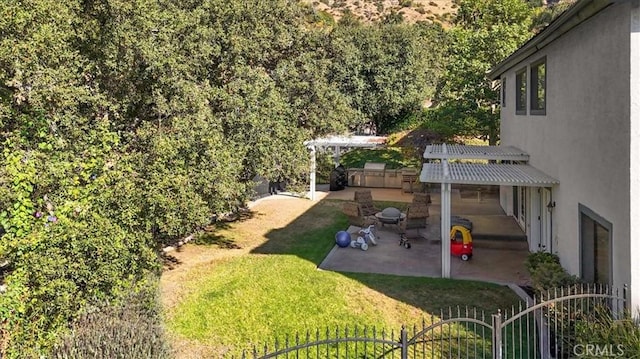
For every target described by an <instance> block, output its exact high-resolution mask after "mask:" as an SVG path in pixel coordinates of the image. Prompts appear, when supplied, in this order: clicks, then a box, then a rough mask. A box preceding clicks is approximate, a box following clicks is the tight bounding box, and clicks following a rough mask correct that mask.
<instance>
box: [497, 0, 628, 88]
mask: <svg viewBox="0 0 640 359" xmlns="http://www.w3.org/2000/svg"><path fill="white" fill-rule="evenodd" d="M618 1H620V0H578V1H577V2H576V3H575V4H574V5H573V6H572V7H570V8H569V9H567V10H566V11H565V12H563V13H562V14H561V15H560V16H558V17H557V18H556V19H555V20H553V21H552V22H551V23H550V24H549V25H547V27H545V28H544V29H543V30H542V31H541V32H540V33H538V34H537V35H536V36H534V37H533V38H531V39H530V40H529V41H527V42H526V43H525V44H524V45H522V46H521V47H520V48H519V49H518V50H516V51H515V52H514V53H512V54H511V55H509V57H507V58H506V59H504V60H502V61H501V62H500V63H498V64H497V65H496V66H494V67H493V68H492V69H491V70H490V71H489V73H488V74H487V76H488V77H489V78H490V79H492V80H496V79H498V78H500V76H501V75H502V74H503V73H505V72H506V71H507V70H509V69H510V68H512V67H514V66H516V65H517V64H518V63H520V62H522V61H523V60H524V59H526V58H527V57H529V56H531V55H533V54H535V53H536V52H538V50H540V49H542V48H543V47H545V46H547V45H548V44H549V43H551V42H553V41H554V40H556V39H557V38H559V37H560V36H562V35H564V34H565V33H567V32H568V31H569V30H571V29H573V28H574V27H576V26H578V25H579V24H581V23H583V22H584V21H586V20H587V19H589V18H591V17H592V16H593V15H595V14H597V13H598V12H600V11H601V10H602V9H604V8H606V7H608V6H609V5H611V4H613V3H615V2H618Z"/></svg>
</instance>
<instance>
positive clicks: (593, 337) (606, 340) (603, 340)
mask: <svg viewBox="0 0 640 359" xmlns="http://www.w3.org/2000/svg"><path fill="white" fill-rule="evenodd" d="M614 315H616V316H617V319H616V317H614ZM637 318H638V316H636V318H634V317H633V316H632V315H631V313H629V312H628V311H627V312H624V313H621V314H620V313H618V314H613V313H611V311H610V310H609V308H607V307H605V306H598V307H596V308H595V309H594V311H592V312H591V313H590V314H589V315H588V316H587V317H586V318H583V320H580V321H578V322H577V323H576V327H575V333H576V335H575V344H577V345H582V346H586V345H587V344H589V345H595V346H599V347H600V348H606V347H609V346H612V350H613V353H610V354H616V355H617V356H618V357H625V358H638V357H640V322H639V321H638V319H637ZM612 356H613V355H612ZM585 357H588V356H585Z"/></svg>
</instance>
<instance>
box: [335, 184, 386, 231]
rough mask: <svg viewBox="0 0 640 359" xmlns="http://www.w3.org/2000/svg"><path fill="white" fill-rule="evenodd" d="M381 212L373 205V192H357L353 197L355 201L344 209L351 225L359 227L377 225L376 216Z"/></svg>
mask: <svg viewBox="0 0 640 359" xmlns="http://www.w3.org/2000/svg"><path fill="white" fill-rule="evenodd" d="M379 211H380V210H379V209H378V208H376V207H375V206H374V205H373V197H372V196H371V191H356V192H355V193H354V195H353V201H350V202H346V203H345V204H344V206H343V208H342V212H344V214H346V215H347V218H348V219H349V224H351V225H354V226H358V227H365V226H368V225H370V224H373V223H375V222H376V218H375V214H376V213H378V212H379Z"/></svg>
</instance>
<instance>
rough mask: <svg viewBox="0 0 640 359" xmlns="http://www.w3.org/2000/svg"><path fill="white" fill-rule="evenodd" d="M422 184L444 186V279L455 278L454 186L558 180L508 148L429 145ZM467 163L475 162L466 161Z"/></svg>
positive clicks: (542, 183) (550, 183) (539, 183)
mask: <svg viewBox="0 0 640 359" xmlns="http://www.w3.org/2000/svg"><path fill="white" fill-rule="evenodd" d="M424 158H425V161H426V162H425V163H424V164H423V166H422V172H421V173H420V182H423V183H438V184H440V185H441V209H440V213H441V216H440V217H441V223H440V232H441V240H442V242H441V243H442V246H441V247H442V277H443V278H450V277H451V248H450V246H449V245H448V244H449V241H450V238H449V231H450V228H451V185H452V184H477V185H500V186H518V187H548V188H551V187H553V186H554V185H557V184H559V182H558V180H556V179H554V178H552V177H550V176H548V175H546V174H544V173H543V172H541V171H540V170H538V169H536V168H534V167H532V166H530V165H529V164H527V162H528V160H529V155H528V154H526V153H524V152H523V151H521V150H519V149H517V148H515V147H508V146H465V145H447V144H437V145H430V146H427V148H426V150H425V152H424ZM464 160H474V161H473V162H469V161H468V162H464Z"/></svg>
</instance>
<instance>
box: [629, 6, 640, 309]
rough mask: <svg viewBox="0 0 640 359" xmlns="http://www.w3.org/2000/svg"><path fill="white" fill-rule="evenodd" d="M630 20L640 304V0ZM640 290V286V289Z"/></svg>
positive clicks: (633, 209)
mask: <svg viewBox="0 0 640 359" xmlns="http://www.w3.org/2000/svg"><path fill="white" fill-rule="evenodd" d="M630 13H631V20H630V27H631V32H630V34H631V35H630V42H629V43H630V60H631V64H632V65H631V67H630V69H631V71H630V76H629V85H630V86H629V88H630V92H629V93H630V97H631V98H630V104H631V106H630V124H631V131H630V161H631V163H630V167H629V168H630V176H629V179H630V195H629V197H630V198H631V201H630V210H629V214H630V218H631V221H630V222H631V223H630V233H632V235H631V244H630V251H629V253H631V258H632V259H631V283H632V287H631V296H632V298H631V301H632V303H640V290H636V287H640V260H638V259H637V258H638V255H639V254H640V1H635V2H634V3H632V4H631V11H630ZM638 289H640V288H638Z"/></svg>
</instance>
